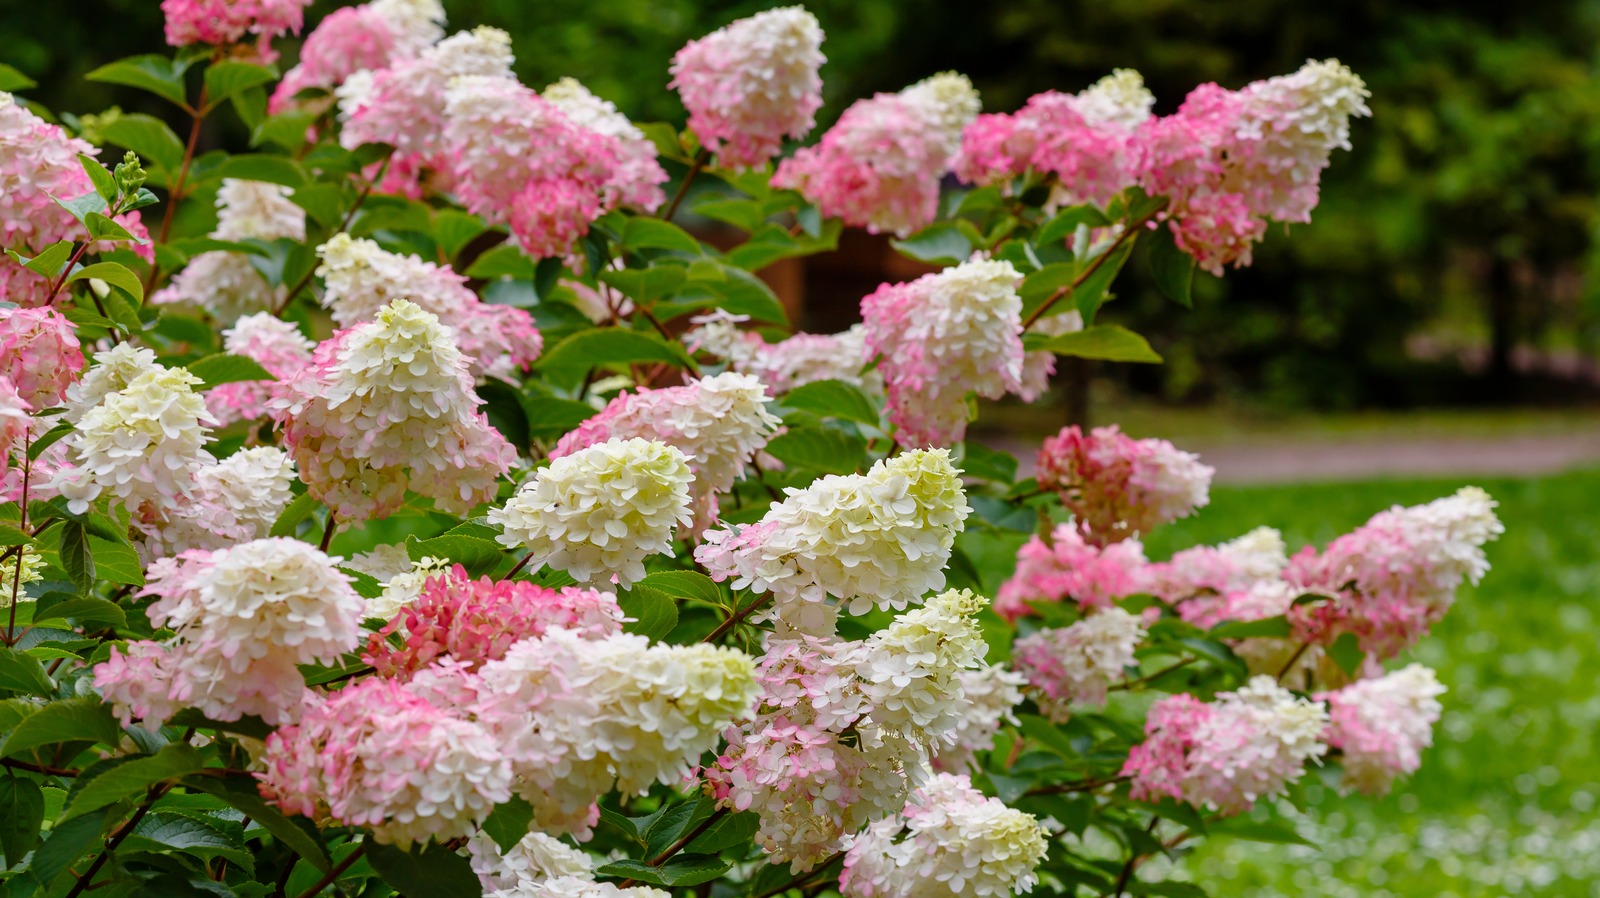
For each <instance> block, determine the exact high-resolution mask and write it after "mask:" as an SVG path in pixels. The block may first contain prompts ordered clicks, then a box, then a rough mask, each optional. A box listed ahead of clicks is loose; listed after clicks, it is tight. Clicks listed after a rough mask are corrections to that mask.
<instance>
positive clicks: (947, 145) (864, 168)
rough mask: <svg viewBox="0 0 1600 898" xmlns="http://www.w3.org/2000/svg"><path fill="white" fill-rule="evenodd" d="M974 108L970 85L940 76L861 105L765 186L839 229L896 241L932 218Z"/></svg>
mask: <svg viewBox="0 0 1600 898" xmlns="http://www.w3.org/2000/svg"><path fill="white" fill-rule="evenodd" d="M978 108H979V107H978V94H977V92H976V91H974V90H973V89H972V84H971V82H969V81H967V79H966V78H965V77H964V76H961V75H956V74H948V73H947V74H944V75H935V76H933V77H932V78H929V79H927V80H925V81H920V82H918V83H916V84H914V85H912V86H911V87H908V88H906V89H905V90H903V91H901V92H900V93H897V94H878V95H877V96H875V97H872V98H871V99H867V100H861V101H859V102H857V103H855V104H854V105H852V106H851V107H850V108H849V109H847V110H845V113H844V115H842V116H840V117H839V121H838V123H837V124H835V125H834V126H833V127H832V128H830V129H829V130H828V133H827V134H825V135H823V137H822V142H821V143H819V144H817V145H816V146H815V147H807V148H805V149H802V150H800V151H799V152H797V153H795V154H794V156H793V157H791V158H789V159H785V160H784V161H783V163H782V164H781V165H779V166H778V171H777V173H776V174H774V175H773V177H772V186H774V187H785V188H790V189H793V190H798V191H800V193H801V195H803V196H804V197H805V198H806V199H807V200H810V201H811V202H813V203H815V204H816V206H817V208H818V209H819V210H821V212H822V214H824V215H827V216H830V217H834V218H839V219H842V220H843V221H844V222H845V224H849V225H854V226H856V227H862V228H866V229H867V230H868V231H871V232H872V233H874V234H876V233H878V232H880V231H889V232H892V233H895V234H898V235H899V236H901V237H904V236H906V235H907V234H909V233H911V232H912V231H916V230H918V229H920V228H923V227H925V226H927V225H928V224H931V223H932V222H933V220H934V218H935V216H936V215H937V214H938V211H939V181H940V179H941V178H943V177H944V175H945V173H946V172H947V171H949V169H950V164H951V161H952V159H953V157H954V155H955V152H956V148H957V147H958V146H959V145H960V139H961V129H962V128H964V127H965V126H966V124H967V123H968V122H970V121H971V120H972V118H973V117H974V116H976V115H977V113H978Z"/></svg>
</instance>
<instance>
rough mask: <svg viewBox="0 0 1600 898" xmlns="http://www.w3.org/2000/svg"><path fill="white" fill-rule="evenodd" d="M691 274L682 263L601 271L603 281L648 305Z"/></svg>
mask: <svg viewBox="0 0 1600 898" xmlns="http://www.w3.org/2000/svg"><path fill="white" fill-rule="evenodd" d="M688 279H689V275H688V273H687V272H685V271H684V269H683V267H682V266H681V265H665V264H663V265H652V266H650V267H649V268H624V269H622V270H621V271H617V270H616V269H611V268H608V269H606V270H605V271H602V272H600V280H601V282H602V283H605V284H609V285H611V286H612V287H615V288H616V289H617V290H619V291H621V292H622V295H624V296H626V297H628V298H630V299H632V300H633V301H634V302H637V303H641V304H644V305H648V304H650V303H652V302H655V301H656V300H658V299H660V298H661V297H663V296H667V295H668V294H671V293H672V292H674V291H675V290H677V289H678V288H679V287H682V286H683V284H684V281H686V280H688Z"/></svg>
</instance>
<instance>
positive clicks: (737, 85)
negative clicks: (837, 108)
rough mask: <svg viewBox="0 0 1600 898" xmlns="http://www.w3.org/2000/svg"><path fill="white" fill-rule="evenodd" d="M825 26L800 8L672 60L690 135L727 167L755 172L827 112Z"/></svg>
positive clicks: (736, 29) (694, 44) (703, 42)
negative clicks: (786, 140)
mask: <svg viewBox="0 0 1600 898" xmlns="http://www.w3.org/2000/svg"><path fill="white" fill-rule="evenodd" d="M823 61H824V59H823V55H822V27H821V26H820V25H818V24H817V19H816V17H815V16H813V15H812V14H811V13H809V12H806V11H805V9H803V8H801V7H798V6H790V7H785V8H782V9H771V10H767V11H766V12H762V13H758V14H756V15H754V16H751V17H749V18H746V19H740V20H739V21H737V22H734V23H733V24H731V25H728V26H727V27H725V28H720V29H718V30H716V31H713V32H712V33H710V34H708V35H706V36H705V37H703V38H700V39H699V40H696V41H690V42H689V43H688V44H687V45H685V46H684V47H683V49H681V50H679V51H678V53H677V55H675V56H674V57H673V58H672V69H671V71H672V83H671V84H670V85H668V86H669V87H671V88H672V89H673V90H676V91H677V92H678V95H679V96H680V97H682V98H683V105H684V106H685V107H686V108H687V109H688V110H689V129H690V130H692V131H693V132H694V133H695V135H696V136H697V137H699V138H700V143H701V144H703V145H704V146H705V147H706V148H707V149H709V150H711V151H712V152H713V153H716V154H717V160H718V162H720V163H721V164H722V165H723V166H726V167H729V168H739V169H745V168H758V167H760V166H762V165H765V164H766V163H767V160H769V159H771V158H772V157H773V156H775V155H777V154H778V150H779V148H780V147H781V146H782V144H783V139H784V138H785V137H792V138H795V139H799V138H801V137H804V136H806V134H807V133H808V132H809V131H810V130H811V127H812V125H814V124H816V119H815V115H816V112H817V110H818V109H821V108H822V78H821V76H820V75H819V74H818V71H819V70H820V69H821V68H822V63H823Z"/></svg>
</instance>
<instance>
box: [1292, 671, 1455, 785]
mask: <svg viewBox="0 0 1600 898" xmlns="http://www.w3.org/2000/svg"><path fill="white" fill-rule="evenodd" d="M1446 691H1447V690H1446V689H1445V687H1444V684H1442V683H1440V682H1439V677H1438V676H1437V675H1436V674H1434V672H1433V671H1432V670H1430V669H1429V668H1427V667H1424V666H1423V665H1421V664H1411V665H1408V666H1406V667H1404V668H1401V669H1400V670H1397V671H1394V672H1393V673H1389V674H1385V675H1384V676H1381V677H1376V678H1374V679H1370V680H1358V681H1356V682H1354V683H1351V684H1350V685H1349V686H1346V687H1344V688H1343V689H1340V690H1339V691H1337V692H1331V693H1323V694H1321V695H1318V696H1317V698H1320V699H1322V700H1324V701H1326V702H1327V703H1328V707H1329V716H1330V719H1331V723H1330V725H1329V728H1328V735H1327V740H1328V744H1330V745H1332V746H1333V747H1334V748H1337V749H1339V750H1340V751H1341V752H1343V754H1344V779H1343V781H1342V782H1341V786H1342V787H1344V788H1346V789H1354V790H1356V791H1358V792H1363V793H1366V794H1368V795H1382V794H1384V793H1385V792H1388V791H1389V787H1390V786H1392V785H1393V784H1394V781H1395V778H1396V777H1398V776H1401V775H1403V774H1407V773H1414V772H1415V771H1416V770H1417V768H1418V767H1421V766H1422V751H1423V749H1425V748H1427V747H1428V746H1429V745H1432V744H1433V725H1434V724H1436V723H1438V722H1439V715H1440V714H1441V713H1442V712H1443V710H1444V708H1443V706H1441V705H1440V704H1439V696H1441V695H1444V694H1445V692H1446Z"/></svg>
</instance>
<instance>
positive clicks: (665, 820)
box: [644, 796, 716, 857]
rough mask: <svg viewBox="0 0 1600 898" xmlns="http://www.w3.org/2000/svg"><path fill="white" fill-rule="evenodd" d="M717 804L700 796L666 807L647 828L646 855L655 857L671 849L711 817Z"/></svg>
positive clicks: (645, 832) (645, 833)
mask: <svg viewBox="0 0 1600 898" xmlns="http://www.w3.org/2000/svg"><path fill="white" fill-rule="evenodd" d="M715 804H716V803H715V802H714V801H712V800H711V799H710V798H706V797H704V796H699V797H696V798H691V799H689V800H687V801H680V802H678V803H677V804H673V805H667V806H664V807H663V808H662V809H661V810H660V811H658V812H657V813H656V814H655V815H654V819H653V820H651V821H650V825H649V826H647V827H645V831H644V850H645V854H646V855H647V856H649V857H655V856H656V855H659V854H661V853H662V852H664V851H666V850H667V849H668V848H671V847H672V845H673V844H674V843H676V842H677V841H678V840H679V839H680V838H682V837H683V836H684V835H685V834H686V833H688V832H689V830H690V829H691V828H692V827H694V826H696V825H698V824H699V823H700V822H701V821H703V820H705V819H706V818H707V817H709V816H711V810H712V808H713V807H714V805H715Z"/></svg>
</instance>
